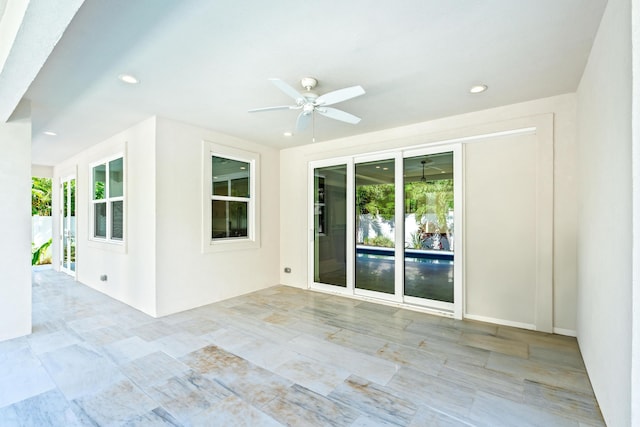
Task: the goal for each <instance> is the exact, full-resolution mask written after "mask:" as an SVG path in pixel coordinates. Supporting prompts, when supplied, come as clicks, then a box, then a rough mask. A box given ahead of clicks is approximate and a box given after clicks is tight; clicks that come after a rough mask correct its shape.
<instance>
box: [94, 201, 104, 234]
mask: <svg viewBox="0 0 640 427" xmlns="http://www.w3.org/2000/svg"><path fill="white" fill-rule="evenodd" d="M93 211H94V218H93V224H94V227H95V229H94V230H93V235H94V237H104V238H106V237H107V204H106V203H95V204H94V206H93Z"/></svg>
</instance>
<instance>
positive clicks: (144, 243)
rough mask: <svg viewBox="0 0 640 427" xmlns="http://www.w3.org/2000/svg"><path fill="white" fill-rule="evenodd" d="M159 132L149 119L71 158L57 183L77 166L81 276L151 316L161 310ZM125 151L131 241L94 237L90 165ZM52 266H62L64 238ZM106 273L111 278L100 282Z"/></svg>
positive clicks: (56, 227) (56, 173) (78, 271)
mask: <svg viewBox="0 0 640 427" xmlns="http://www.w3.org/2000/svg"><path fill="white" fill-rule="evenodd" d="M155 132H156V119H155V118H150V119H147V120H145V121H143V122H141V123H139V124H138V125H135V126H133V127H131V128H129V129H127V130H125V131H124V132H121V133H119V134H117V135H115V136H113V137H111V138H109V139H107V140H105V141H103V142H101V143H100V144H97V145H95V146H93V147H91V148H90V149H88V150H86V151H83V152H82V153H80V154H78V155H76V156H74V157H72V158H71V159H68V160H67V161H65V162H64V163H62V164H59V165H56V167H55V168H54V181H53V183H54V188H59V186H60V179H61V178H64V177H66V176H68V175H70V174H74V173H76V171H77V181H76V195H77V196H76V197H77V200H76V207H77V213H76V216H77V234H76V235H77V238H76V256H77V263H76V274H77V275H76V278H77V280H78V281H80V282H82V283H84V284H86V285H88V286H90V287H92V288H94V289H96V290H99V291H101V292H104V293H105V294H107V295H109V296H111V297H113V298H115V299H117V300H120V301H122V302H124V303H126V304H129V305H131V306H133V307H135V308H137V309H139V310H141V311H143V312H145V313H147V314H149V315H152V316H155V315H156V314H157V313H156V294H155V261H156V258H155V250H156V246H155V242H156V237H155V229H156V226H155V223H156V219H155V218H156V216H155V213H156V212H155V206H156V192H155V182H156V177H155V176H156V172H155ZM119 152H124V153H125V168H126V172H125V173H126V178H125V185H126V187H125V191H126V230H125V233H126V239H125V240H126V245H125V246H120V245H111V244H105V243H99V242H94V241H91V240H90V238H89V237H90V233H91V229H90V228H91V223H90V221H89V215H90V212H91V211H90V208H89V206H90V205H89V203H90V200H91V199H90V198H91V167H90V164H91V163H93V162H97V161H100V160H103V159H105V158H107V157H109V156H112V155H114V154H117V153H119ZM53 196H54V197H53V212H54V223H53V226H54V236H58V239H59V236H60V217H59V215H58V212H59V205H60V191H59V190H57V191H54V192H53ZM58 239H54V241H56V246H55V247H54V259H53V265H54V267H55V268H56V269H59V268H60V264H59V263H60V256H59V243H57V242H59V240H58ZM102 274H106V275H107V277H108V280H107V281H106V282H102V281H100V275H102Z"/></svg>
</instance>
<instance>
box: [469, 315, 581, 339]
mask: <svg viewBox="0 0 640 427" xmlns="http://www.w3.org/2000/svg"><path fill="white" fill-rule="evenodd" d="M464 318H465V319H469V320H477V321H479V322H486V323H494V324H496V325H503V326H511V327H514V328H520V329H528V330H530V331H535V330H536V325H532V324H529V323H521V322H512V321H511V320H504V319H495V318H493V317H486V316H478V315H476V314H465V315H464ZM553 333H554V334H558V335H564V336H567V337H576V336H577V333H576V331H574V330H573V329H564V328H553Z"/></svg>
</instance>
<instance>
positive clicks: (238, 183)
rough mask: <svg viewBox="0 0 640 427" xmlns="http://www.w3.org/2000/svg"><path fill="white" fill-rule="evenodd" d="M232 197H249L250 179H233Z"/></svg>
mask: <svg viewBox="0 0 640 427" xmlns="http://www.w3.org/2000/svg"><path fill="white" fill-rule="evenodd" d="M231 195H232V196H234V197H249V178H238V179H232V180H231Z"/></svg>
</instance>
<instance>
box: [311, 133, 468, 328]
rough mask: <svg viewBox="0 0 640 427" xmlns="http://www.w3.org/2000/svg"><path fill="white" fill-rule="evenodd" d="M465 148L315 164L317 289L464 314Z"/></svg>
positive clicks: (313, 256)
mask: <svg viewBox="0 0 640 427" xmlns="http://www.w3.org/2000/svg"><path fill="white" fill-rule="evenodd" d="M459 153H460V148H459V146H448V147H438V148H423V149H420V150H407V151H397V152H392V153H387V154H377V155H370V156H359V157H354V158H348V159H341V160H340V161H338V160H335V162H337V163H336V164H333V163H331V162H330V161H329V162H327V161H323V162H318V163H311V165H310V177H311V182H312V185H311V188H310V190H311V192H312V197H311V200H310V208H309V209H310V213H311V214H310V228H311V230H310V231H311V233H312V236H313V239H312V244H311V247H310V260H311V261H310V269H311V271H310V279H311V280H310V282H311V283H312V285H311V286H312V287H314V288H318V289H322V290H330V291H332V292H338V293H343V294H346V295H357V296H361V297H368V298H377V299H381V300H386V301H390V302H394V303H401V304H407V305H416V306H421V307H425V308H431V309H434V310H438V311H440V312H445V313H451V314H452V315H455V316H459V315H461V307H462V306H461V296H462V290H461V289H462V288H461V282H460V279H461V276H462V274H461V265H460V257H459V255H460V243H459V242H460V240H461V239H460V236H459V232H460V230H461V229H460V226H459V222H460V215H459V214H458V212H459V209H460V201H459V200H460V197H461V189H460V186H459V182H461V180H460V178H459V174H460V164H461V159H460V155H459ZM456 254H457V255H458V256H456Z"/></svg>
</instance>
